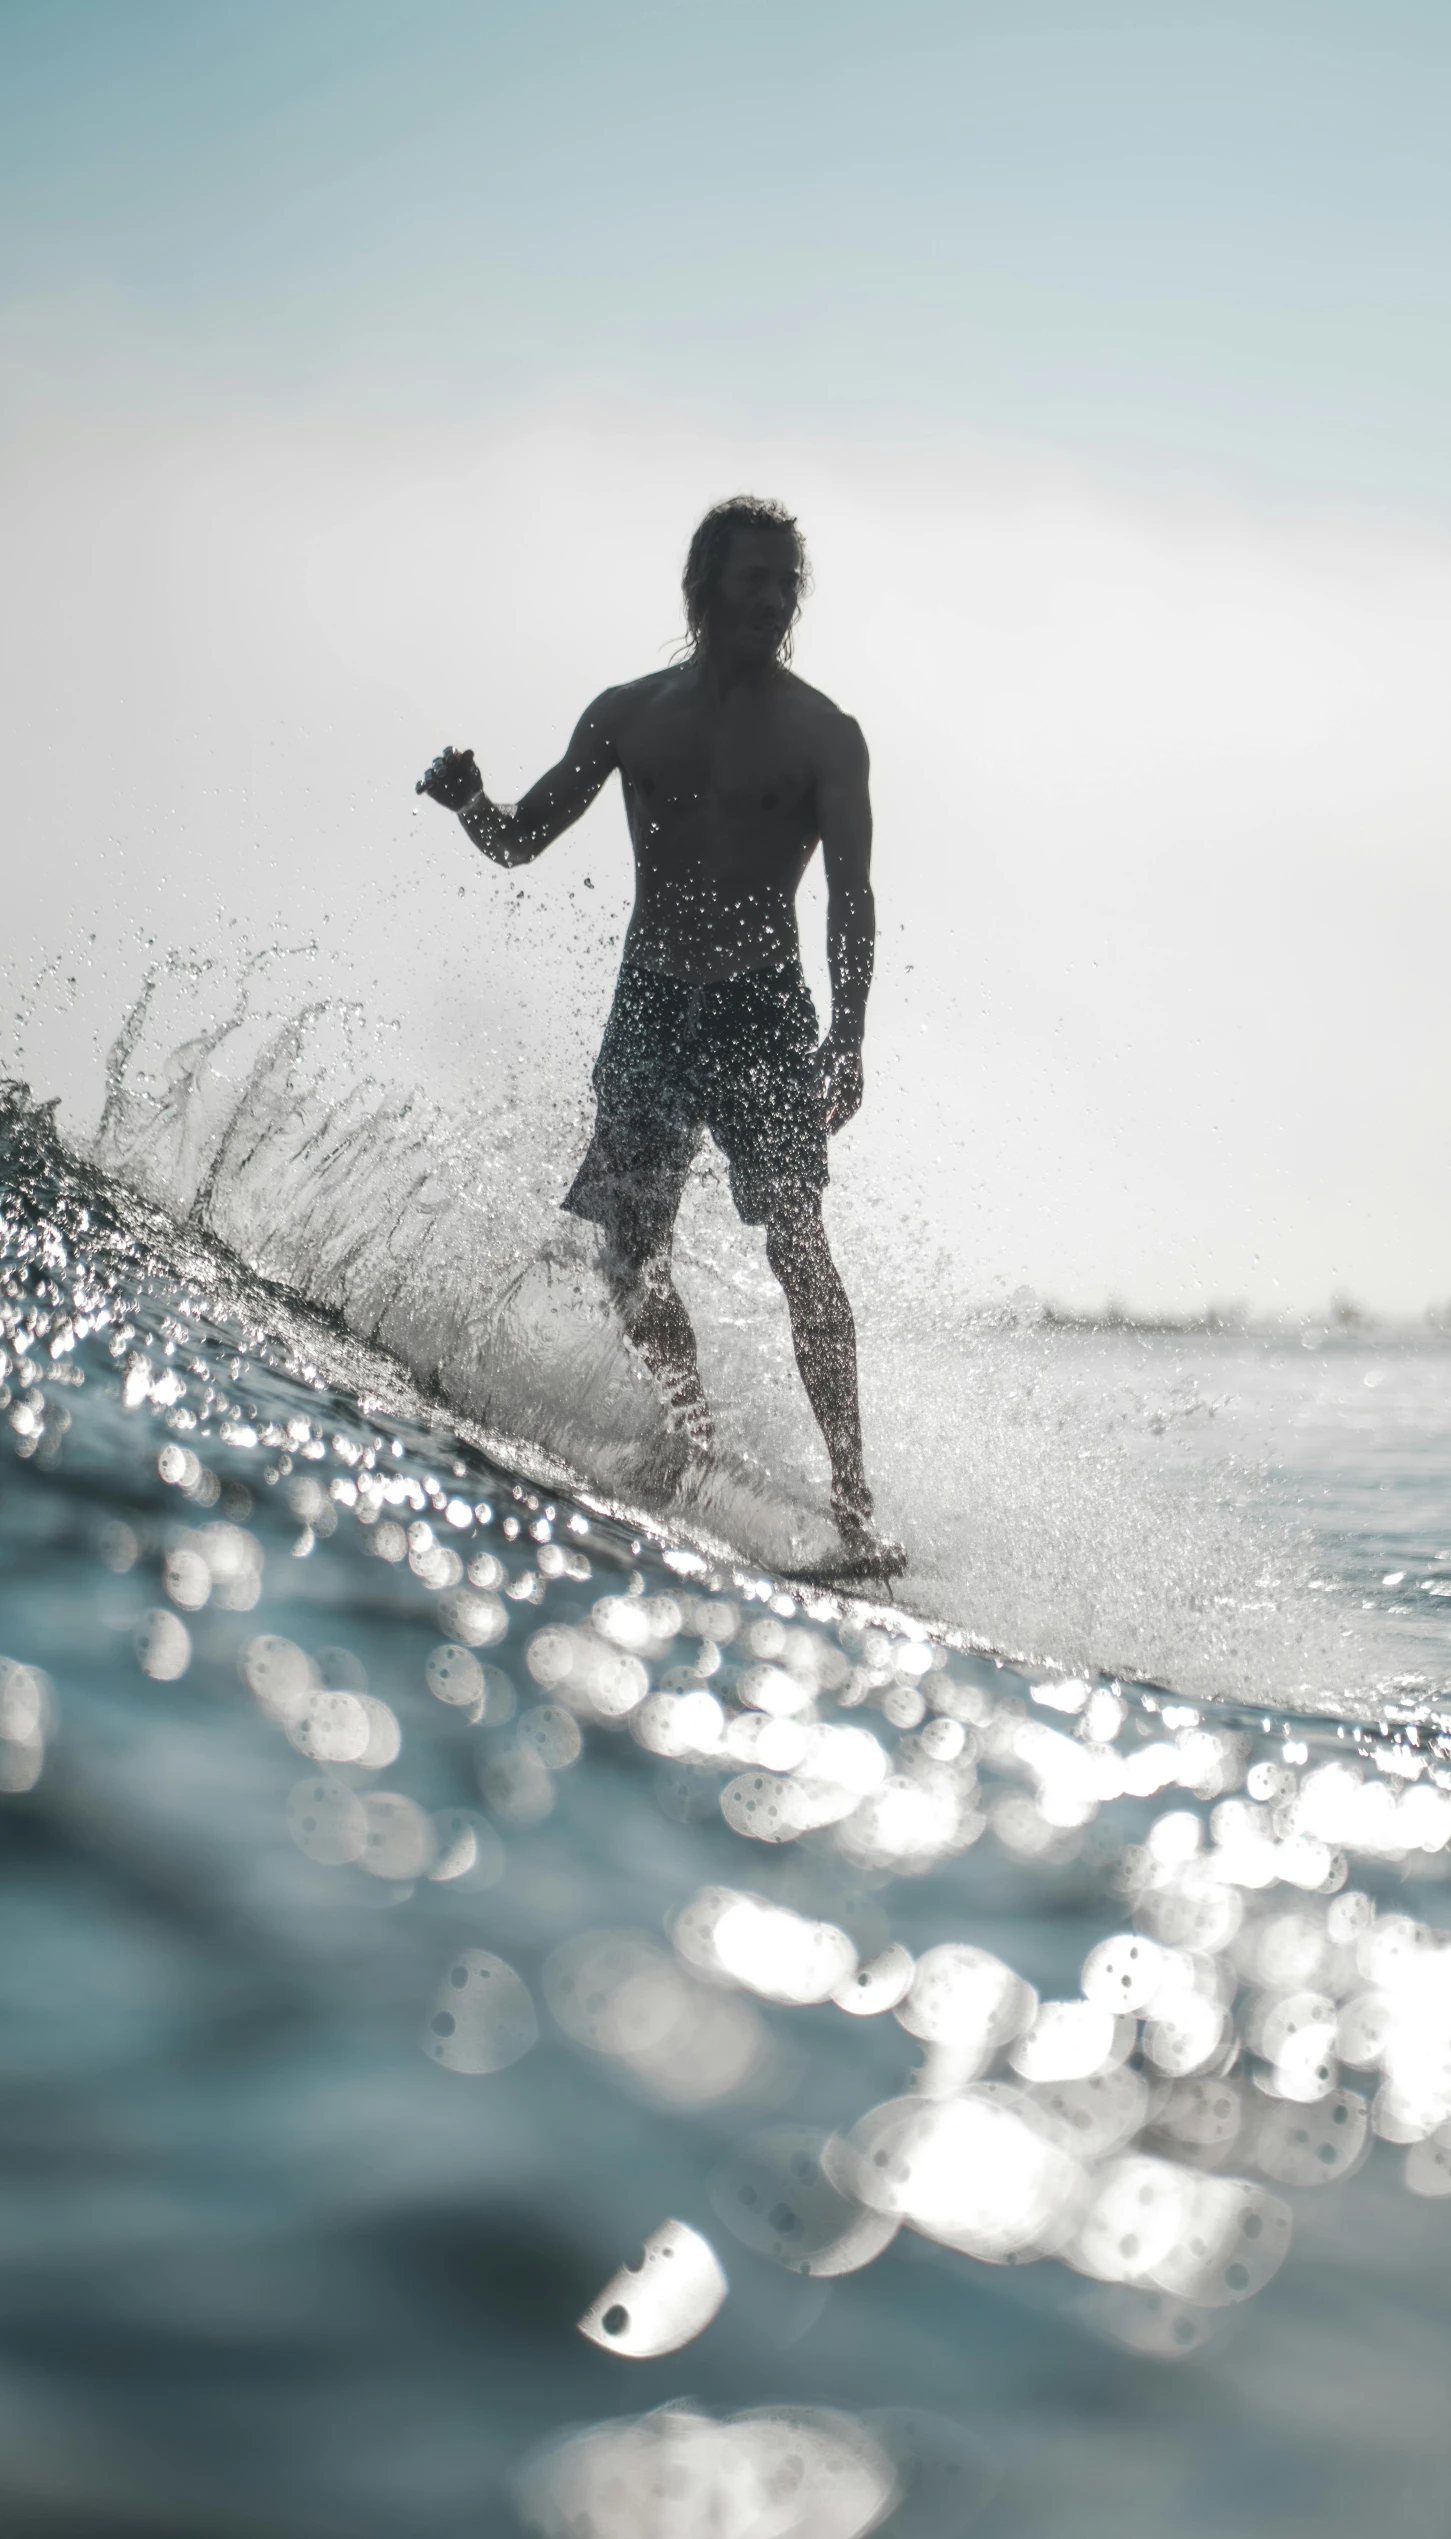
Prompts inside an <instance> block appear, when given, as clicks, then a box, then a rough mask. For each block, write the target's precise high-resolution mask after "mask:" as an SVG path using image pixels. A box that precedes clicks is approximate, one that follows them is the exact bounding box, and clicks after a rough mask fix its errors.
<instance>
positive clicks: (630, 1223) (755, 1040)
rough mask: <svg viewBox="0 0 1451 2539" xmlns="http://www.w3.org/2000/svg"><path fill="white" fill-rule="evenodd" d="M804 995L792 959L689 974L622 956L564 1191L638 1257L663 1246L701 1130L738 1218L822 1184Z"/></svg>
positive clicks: (764, 1211) (820, 1120) (789, 1205)
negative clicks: (727, 974) (718, 1158)
mask: <svg viewBox="0 0 1451 2539" xmlns="http://www.w3.org/2000/svg"><path fill="white" fill-rule="evenodd" d="M816 1044H817V1025H816V1007H815V1005H814V1004H813V1002H812V997H811V990H810V988H809V987H808V986H807V984H806V981H805V979H804V978H803V976H802V973H801V964H800V962H799V961H785V962H782V963H781V965H780V966H779V968H772V969H765V970H746V971H743V972H742V974H741V975H740V977H738V978H733V979H713V980H710V981H709V982H708V983H707V984H705V985H703V986H700V985H697V984H695V983H694V982H693V981H691V980H690V979H677V978H672V977H671V976H670V974H669V972H668V971H665V970H647V969H643V968H641V967H639V966H638V965H637V964H635V963H633V962H628V961H627V962H626V963H625V965H624V967H623V968H622V969H621V971H620V976H619V982H618V984H617V986H616V988H615V1000H614V1003H613V1005H612V1006H611V1007H610V1018H609V1021H608V1022H607V1023H606V1025H605V1036H604V1039H603V1040H602V1041H601V1043H600V1054H599V1056H598V1058H597V1059H596V1061H595V1068H594V1089H595V1106H596V1108H595V1129H594V1135H593V1137H592V1138H591V1139H590V1142H589V1147H588V1150H587V1152H586V1154H585V1158H584V1161H583V1163H582V1164H581V1165H580V1168H579V1170H578V1172H577V1173H576V1174H575V1177H574V1180H573V1181H572V1182H571V1184H570V1187H569V1190H568V1192H567V1194H566V1196H565V1199H564V1202H563V1204H564V1206H565V1207H566V1208H568V1209H570V1210H571V1211H572V1213H573V1214H574V1215H575V1216H577V1217H588V1218H590V1219H592V1220H593V1222H594V1223H595V1224H596V1225H600V1226H603V1228H604V1230H605V1234H606V1236H607V1238H608V1240H609V1243H610V1245H611V1248H612V1249H613V1250H614V1251H616V1252H618V1253H621V1254H622V1255H623V1256H624V1257H625V1258H626V1259H628V1260H632V1261H644V1260H647V1259H649V1258H650V1257H651V1256H652V1255H653V1254H654V1253H656V1252H658V1251H660V1250H662V1249H663V1247H664V1245H665V1244H666V1242H667V1241H668V1240H669V1236H670V1230H671V1228H672V1226H673V1225H674V1223H675V1215H676V1210H677V1209H678V1208H679V1205H680V1195H681V1192H682V1191H683V1189H684V1187H685V1177H686V1174H687V1173H688V1172H689V1170H690V1167H691V1164H692V1162H693V1160H694V1158H695V1155H696V1152H697V1150H698V1148H699V1145H700V1141H701V1138H702V1136H703V1134H704V1132H705V1131H706V1130H707V1129H709V1131H710V1133H711V1136H712V1137H713V1138H714V1140H715V1142H716V1144H717V1146H718V1147H719V1148H720V1150H721V1153H722V1154H723V1155H724V1157H725V1159H726V1163H727V1166H728V1167H729V1171H730V1185H731V1197H732V1199H733V1200H734V1201H735V1204H736V1210H737V1213H738V1214H739V1215H740V1216H741V1217H742V1218H743V1219H744V1220H745V1222H746V1224H747V1225H768V1224H770V1223H771V1222H772V1221H773V1220H774V1219H776V1218H778V1217H780V1216H782V1215H786V1214H790V1213H791V1212H792V1211H793V1209H795V1208H797V1207H800V1206H801V1205H802V1204H803V1203H805V1204H808V1205H812V1206H814V1205H815V1203H816V1201H817V1200H818V1199H819V1198H820V1195H821V1193H822V1191H823V1190H824V1189H825V1188H826V1184H827V1180H828V1173H827V1162H826V1104H825V1100H824V1098H823V1095H822V1090H821V1082H820V1074H819V1070H818V1068H817V1064H816Z"/></svg>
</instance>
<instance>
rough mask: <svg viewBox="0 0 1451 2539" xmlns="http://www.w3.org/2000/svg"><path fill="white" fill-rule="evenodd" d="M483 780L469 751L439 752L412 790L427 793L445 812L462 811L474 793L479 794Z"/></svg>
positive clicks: (471, 752)
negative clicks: (439, 803) (440, 804)
mask: <svg viewBox="0 0 1451 2539" xmlns="http://www.w3.org/2000/svg"><path fill="white" fill-rule="evenodd" d="M483 785H484V780H483V778H482V776H481V775H480V774H479V771H478V768H477V767H476V766H475V764H474V753H473V751H472V750H471V749H451V748H450V749H444V750H440V751H439V754H438V756H437V758H435V760H434V762H433V765H432V766H431V767H430V768H429V770H428V772H427V774H426V775H423V776H420V777H419V779H418V782H417V784H416V785H415V786H414V788H413V790H414V792H415V793H426V794H428V795H430V796H431V797H432V799H433V801H435V802H441V803H442V804H443V807H444V809H445V811H462V809H463V807H464V804H465V803H466V802H472V800H473V798H474V796H475V794H476V793H482V791H483Z"/></svg>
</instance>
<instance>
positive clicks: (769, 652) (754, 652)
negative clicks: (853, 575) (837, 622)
mask: <svg viewBox="0 0 1451 2539" xmlns="http://www.w3.org/2000/svg"><path fill="white" fill-rule="evenodd" d="M800 596H801V559H800V557H799V556H798V554H797V552H796V541H795V539H794V538H793V537H792V535H791V533H790V531H789V530H788V529H733V530H732V532H731V543H730V547H729V550H728V552H727V555H726V560H725V566H724V569H723V571H722V573H721V577H720V581H719V584H718V586H717V589H716V593H715V597H714V599H713V601H712V603H711V609H710V636H711V643H712V646H713V647H716V648H720V649H726V650H729V651H731V652H734V653H737V654H745V655H747V656H749V657H752V658H757V659H759V660H762V661H770V660H773V659H774V658H775V655H776V654H777V653H778V652H779V651H780V649H781V645H782V644H783V642H784V641H785V638H786V632H787V629H788V627H789V626H790V624H791V621H792V619H793V618H794V616H795V614H796V607H797V602H798V600H799V599H800Z"/></svg>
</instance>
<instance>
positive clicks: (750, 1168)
mask: <svg viewBox="0 0 1451 2539" xmlns="http://www.w3.org/2000/svg"><path fill="white" fill-rule="evenodd" d="M805 574H806V555H805V549H804V546H803V543H802V539H801V535H800V532H799V530H798V529H797V526H796V523H795V521H794V520H793V519H792V518H791V517H790V515H789V513H787V512H785V511H783V510H782V509H781V508H780V506H779V505H778V504H776V503H768V502H758V501H755V500H752V499H750V498H748V497H740V498H738V499H736V500H734V501H731V502H725V503H720V504H718V505H717V506H716V508H715V509H714V510H713V511H711V512H709V513H708V514H707V515H706V518H705V519H704V520H703V521H702V522H701V524H700V526H699V528H698V529H697V530H696V532H695V535H694V537H693V538H692V540H691V542H690V551H689V554H688V556H687V559H686V565H685V576H684V594H685V613H686V622H687V625H688V628H689V635H690V649H689V652H688V655H687V657H686V658H685V659H684V660H683V661H681V662H679V663H678V664H677V665H676V666H674V667H673V668H671V669H668V670H658V671H655V672H653V673H652V674H651V675H650V676H649V677H647V678H644V679H634V680H631V681H630V682H629V683H628V684H627V685H626V686H624V687H618V688H607V689H606V690H605V692H604V694H603V695H602V696H599V697H597V698H596V699H595V702H594V703H593V705H591V706H590V707H589V708H588V709H587V710H586V712H585V714H584V716H583V718H582V720H581V721H580V723H579V725H578V727H577V728H576V730H575V733H574V735H573V738H572V739H571V741H570V744H569V747H568V749H567V750H566V751H565V754H564V756H563V758H562V759H561V760H560V762H559V764H558V766H557V767H553V768H551V769H550V771H549V773H548V775H546V776H542V777H541V778H540V780H539V782H538V784H536V785H535V786H534V787H533V788H532V789H531V791H530V792H529V793H527V794H526V795H525V796H524V799H523V801H522V802H520V803H518V804H517V805H515V806H514V807H512V808H507V807H504V806H502V805H500V804H498V803H495V802H491V801H490V799H489V797H488V795H487V794H486V793H485V792H484V790H483V787H482V785H481V782H480V779H479V771H478V768H477V766H476V765H475V763H474V757H473V752H472V750H462V751H460V750H455V749H446V750H444V751H443V753H442V755H441V756H440V757H438V758H436V759H435V760H434V762H433V765H432V766H431V767H430V768H429V770H428V773H427V775H426V776H424V777H423V778H422V780H421V782H420V784H419V787H418V790H419V792H421V793H427V794H431V795H432V797H433V799H434V801H435V802H439V803H442V804H443V805H444V806H445V807H446V808H447V809H449V810H451V811H456V812H457V813H458V816H459V818H460V820H461V821H462V823H463V826H464V828H465V830H466V831H467V833H468V835H469V837H470V838H472V840H473V841H474V844H475V845H476V846H478V847H480V848H481V849H482V851H483V853H484V854H485V855H487V856H488V857H489V858H490V859H491V860H492V861H493V862H494V863H496V864H502V865H503V866H505V867H506V869H511V870H512V869H513V868H514V867H516V866H518V865H520V864H530V863H532V862H533V860H534V858H535V856H537V855H542V854H543V852H544V850H545V848H546V847H547V846H550V845H552V844H553V842H554V840H555V839H556V838H557V837H559V836H560V835H561V834H562V832H563V831H564V830H565V829H567V828H569V827H570V826H571V825H572V823H573V822H574V821H576V820H577V819H579V817H580V815H581V813H582V812H584V811H585V810H587V809H588V807H589V805H590V803H591V802H593V800H594V798H595V795H596V794H597V793H598V792H599V790H600V788H601V786H602V785H603V784H604V783H605V780H606V778H607V777H609V776H610V775H611V774H613V773H614V771H615V770H616V769H617V768H618V770H619V773H620V780H621V783H622V785H623V787H624V795H625V811H626V815H627V818H628V820H629V826H630V837H631V840H632V842H633V845H634V850H635V876H636V897H635V908H634V914H633V916H632V917H631V920H630V926H629V931H628V933H627V935H626V937H625V948H624V959H623V962H622V965H621V969H620V976H619V983H618V986H617V988H616V991H615V999H614V1004H613V1006H612V1008H611V1011H610V1017H609V1021H608V1024H607V1025H606V1028H605V1036H604V1040H603V1042H602V1044H601V1048H600V1053H599V1058H598V1061H597V1062H596V1066H595V1070H594V1088H595V1097H596V1122H595V1130H594V1135H593V1137H592V1138H591V1140H590V1144H589V1149H588V1151H587V1153H586V1155H585V1158H584V1161H583V1163H582V1164H581V1165H580V1168H579V1171H578V1172H577V1174H576V1175H575V1178H574V1181H573V1183H572V1185H571V1187H570V1190H569V1192H568V1195H567V1196H566V1198H565V1201H564V1205H565V1207H566V1208H569V1209H572V1210H573V1212H574V1213H575V1214H576V1215H577V1216H582V1217H588V1218H591V1219H593V1220H594V1221H595V1222H596V1223H597V1224H598V1225H600V1226H601V1227H602V1228H603V1229H604V1234H605V1255H604V1258H605V1266H606V1271H607V1274H608V1276H609V1278H610V1280H611V1283H612V1286H613V1288H614V1292H615V1295H616V1299H617V1301H618V1303H619V1305H620V1308H621V1311H622V1313H623V1316H624V1320H625V1329H626V1334H627V1337H628V1339H629V1340H630V1342H631V1343H632V1345H633V1346H634V1348H635V1349H637V1350H638V1352H639V1354H640V1356H641V1358H642V1359H643V1360H644V1362H645V1364H646V1366H647V1367H648V1368H649V1370H650V1372H651V1374H652V1375H653V1377H654V1378H655V1380H656V1382H657V1384H658V1385H659V1386H660V1388H661V1390H662V1391H663V1393H664V1395H665V1398H666V1400H667V1402H668V1404H669V1406H670V1409H671V1413H672V1415H673V1417H674V1419H675V1421H676V1422H677V1424H678V1425H679V1426H681V1427H682V1428H683V1429H684V1431H685V1432H686V1434H687V1436H688V1437H689V1438H690V1439H691V1440H692V1442H693V1443H695V1444H696V1445H698V1446H699V1447H701V1448H702V1449H706V1448H708V1446H709V1444H710V1433H711V1432H710V1412H709V1409H708V1406H707V1404H706V1399H705V1395H704V1392H703V1390H702V1388H701V1382H700V1376H699V1372H698V1370H697V1365H696V1349H695V1334H694V1332H693V1331H692V1329H691V1325H690V1319H689V1316H688V1315H687V1313H686V1310H685V1307H684V1305H683V1303H682V1302H681V1299H680V1296H679V1294H678V1292H677V1290H676V1287H675V1284H674V1281H673V1279H672V1277H671V1266H670V1254H671V1241H672V1236H673V1232H674V1226H675V1217H676V1212H677V1210H678V1208H679V1205H680V1197H681V1192H682V1190H683V1188H684V1184H685V1177H686V1174H687V1172H688V1170H689V1168H690V1163H691V1159H692V1157H693V1155H694V1154H695V1151H696V1149H697V1147H698V1146H699V1143H700V1138H701V1134H702V1132H703V1130H705V1129H707V1128H708V1129H709V1130H710V1132H711V1134H712V1136H713V1137H714V1139H715V1141H716V1144H717V1145H718V1146H719V1147H720V1148H721V1149H722V1151H723V1153H724V1155H725V1158H726V1161H727V1164H728V1166H729V1168H730V1182H731V1195H732V1197H733V1199H734V1201H735V1204H736V1208H737V1210H738V1212H739V1214H740V1215H741V1216H742V1217H743V1218H744V1220H745V1221H746V1223H747V1224H749V1225H763V1226H764V1227H765V1229H766V1256H767V1258H768V1260H769V1261H770V1264H771V1267H772V1269H773V1270H774V1272H775V1274H776V1276H777V1278H778V1279H779V1280H780V1282H781V1285H782V1288H783V1289H784V1291H785V1295H786V1303H787V1306H788V1308H789V1310H790V1315H791V1334H792V1339H793V1341H794V1343H795V1348H796V1363H797V1365H798V1366H799V1368H800V1370H801V1377H802V1381H803V1383H804V1384H805V1387H806V1391H807V1394H808V1396H809V1398H810V1402H811V1407H812V1409H813V1411H814V1412H815V1414H816V1417H817V1420H818V1422H819V1424H820V1428H821V1432H822V1435H823V1437H824V1438H825V1440H826V1447H827V1452H828V1454H829V1455H830V1458H831V1473H832V1509H833V1513H834V1515H835V1517H836V1521H837V1525H838V1528H839V1530H840V1533H841V1538H842V1546H843V1550H844V1553H845V1562H844V1565H843V1566H844V1570H845V1571H851V1572H854V1573H856V1574H858V1575H865V1574H867V1573H868V1572H870V1573H871V1574H874V1575H878V1576H888V1575H893V1574H895V1572H896V1571H897V1570H900V1568H901V1567H902V1566H903V1556H902V1554H901V1553H900V1551H898V1550H897V1548H896V1547H895V1546H894V1545H890V1544H885V1543H882V1542H881V1541H880V1540H879V1539H878V1537H877V1536H876V1535H875V1533H874V1532H873V1530H872V1498H871V1493H870V1491H869V1490H868V1488H867V1483H866V1475H865V1473H864V1471H863V1468H862V1443H861V1421H860V1417H859V1413H858V1407H857V1362H856V1331H855V1326H854V1324H853V1321H852V1312H851V1306H850V1304H849V1303H848V1301H847V1296H846V1291H845V1289H844V1288H843V1286H842V1283H841V1280H840V1278H839V1277H838V1275H837V1271H836V1265H835V1263H834V1262H833V1260H832V1257H831V1253H830V1251H829V1249H828V1247H827V1241H826V1232H825V1229H824V1227H823V1225H822V1222H821V1193H822V1191H823V1189H824V1188H825V1186H826V1181H827V1158H826V1145H827V1138H828V1136H830V1135H831V1134H833V1133H834V1132H835V1131H836V1130H837V1129H839V1128H842V1127H843V1126H844V1125H845V1123H846V1122H847V1121H848V1120H849V1119H851V1118H852V1117H853V1116H854V1114H855V1113H856V1111H857V1110H858V1109H859V1108H860V1105H861V1099H862V1032H863V1028H864V1025H865V1022H866V1006H867V992H868V989H869V988H870V986H871V978H872V958H873V950H874V946H875V939H876V927H875V914H874V909H873V902H872V888H871V880H870V863H871V807H870V802H869V799H868V793H867V751H866V743H865V741H864V740H863V738H862V735H861V732H860V730H859V729H858V726H857V725H856V724H855V723H854V722H853V721H852V720H851V717H850V716H849V715H846V714H842V713H841V712H839V710H838V709H837V707H836V706H834V705H833V704H832V703H831V701H830V699H829V698H827V697H824V696H822V695H821V694H820V693H819V691H818V690H817V689H815V688H809V687H807V686H806V684H805V682H804V681H803V680H801V679H797V678H795V677H793V675H792V673H791V671H790V670H789V668H788V667H787V663H788V661H789V659H790V651H791V630H792V627H793V626H794V624H795V621H796V617H797V613H798V610H799V608H800V604H801V599H802V595H803V589H804V584H805ZM818 844H819V845H820V846H821V848H822V852H823V855H824V858H825V864H826V880H827V891H828V911H827V948H828V954H829V959H830V967H831V998H832V1012H831V1029H830V1031H829V1032H828V1033H827V1036H826V1038H825V1040H824V1041H823V1042H822V1043H821V1046H820V1048H817V1046H816V1029H817V1026H816V1013H815V1009H814V1006H813V1004H812V1000H811V995H810V991H809V990H808V988H807V985H806V982H805V979H804V978H803V976H802V974H801V961H800V952H799V948H798V943H797V935H796V893H797V891H798V889H799V888H800V885H801V880H802V876H803V875H804V873H805V871H806V868H807V865H808V864H809V863H810V861H811V858H812V855H813V854H814V853H815V851H816V848H817V845H818Z"/></svg>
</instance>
